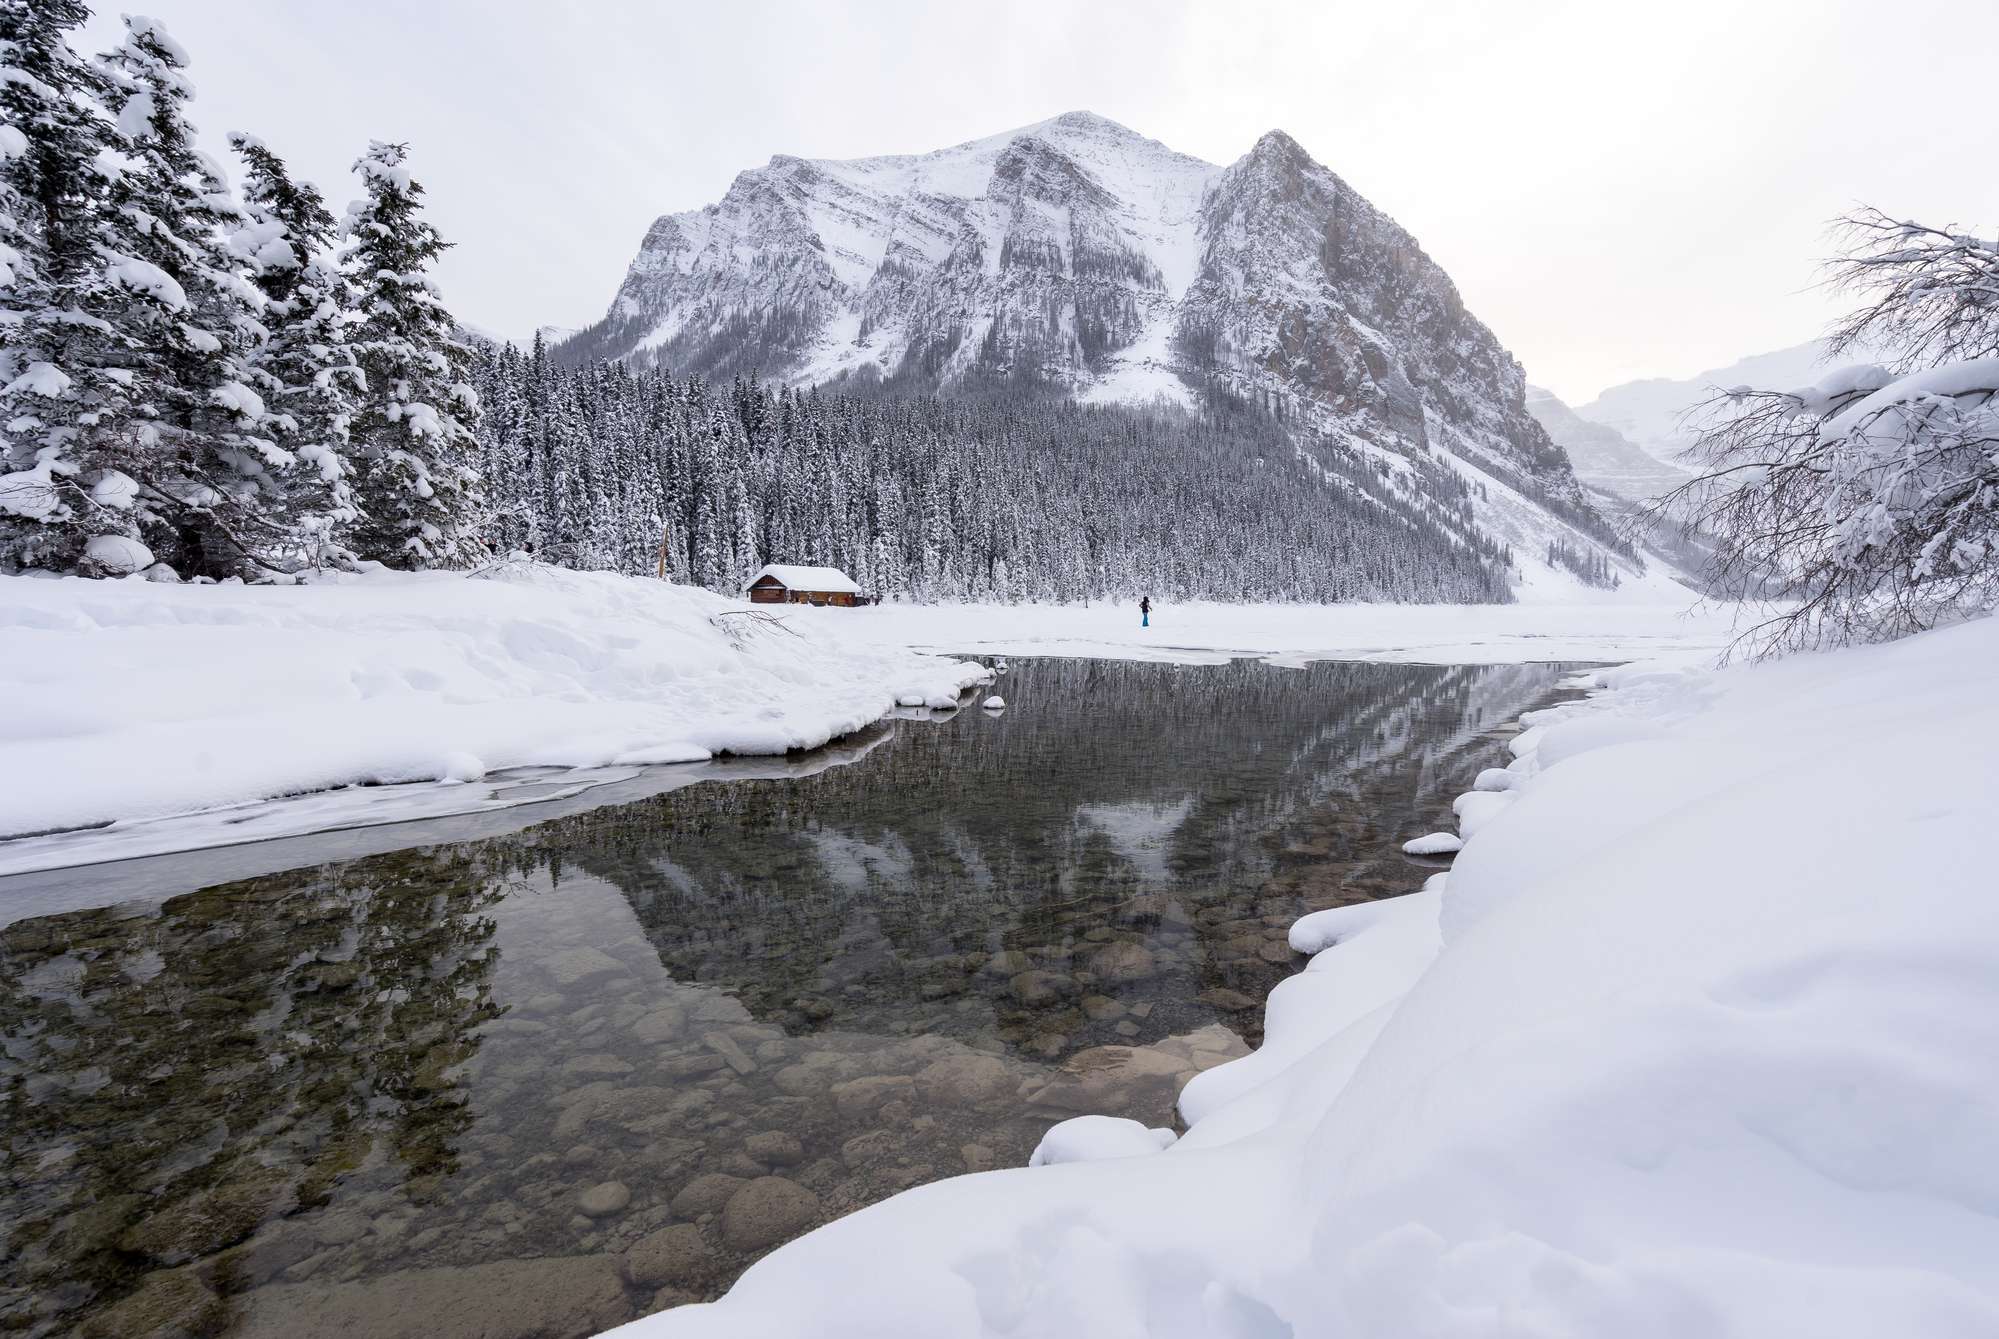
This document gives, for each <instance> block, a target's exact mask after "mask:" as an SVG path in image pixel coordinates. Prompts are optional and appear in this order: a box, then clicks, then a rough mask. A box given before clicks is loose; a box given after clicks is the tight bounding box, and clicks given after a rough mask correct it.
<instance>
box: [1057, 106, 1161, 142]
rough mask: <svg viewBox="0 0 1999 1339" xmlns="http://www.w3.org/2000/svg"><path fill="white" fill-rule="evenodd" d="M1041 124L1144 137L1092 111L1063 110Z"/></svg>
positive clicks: (1137, 137)
mask: <svg viewBox="0 0 1999 1339" xmlns="http://www.w3.org/2000/svg"><path fill="white" fill-rule="evenodd" d="M1043 124H1044V125H1049V126H1061V127H1064V128H1065V129H1069V130H1095V131H1104V132H1108V133H1111V134H1115V135H1128V136H1130V137H1131V138H1133V139H1142V138H1144V137H1143V136H1142V135H1140V134H1139V133H1138V132H1137V131H1136V130H1133V129H1132V128H1131V127H1129V126H1124V125H1119V124H1118V123H1117V122H1116V121H1113V120H1111V118H1110V117H1108V116H1100V115H1098V114H1097V113H1096V112H1092V111H1074V112H1063V113H1062V114H1061V115H1060V116H1056V117H1051V118H1049V119H1048V120H1047V121H1045V122H1043Z"/></svg>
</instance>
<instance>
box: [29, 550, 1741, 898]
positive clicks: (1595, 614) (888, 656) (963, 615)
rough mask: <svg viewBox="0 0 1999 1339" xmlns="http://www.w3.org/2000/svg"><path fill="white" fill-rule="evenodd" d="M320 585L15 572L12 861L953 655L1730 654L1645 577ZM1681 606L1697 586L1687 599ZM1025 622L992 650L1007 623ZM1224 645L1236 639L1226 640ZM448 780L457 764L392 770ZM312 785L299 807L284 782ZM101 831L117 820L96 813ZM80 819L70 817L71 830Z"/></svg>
mask: <svg viewBox="0 0 1999 1339" xmlns="http://www.w3.org/2000/svg"><path fill="white" fill-rule="evenodd" d="M483 575H484V577H485V578H487V579H468V578H466V577H465V576H464V575H462V574H456V573H448V572H434V573H426V574H407V573H392V572H383V571H378V572H372V573H369V574H367V575H365V576H362V577H360V578H353V579H348V578H335V577H333V576H329V577H328V579H327V580H326V581H325V582H324V583H315V584H313V585H308V586H299V587H277V586H260V587H247V586H240V585H221V586H179V585H174V584H166V583H151V582H147V581H144V580H142V579H137V578H133V579H128V580H124V581H104V582H91V581H82V580H76V579H61V580H42V579H36V578H31V577H0V585H4V588H5V589H4V596H5V598H4V599H0V629H4V634H0V635H4V636H5V639H6V643H7V646H8V648H9V654H8V655H7V656H6V657H5V658H0V695H4V699H5V700H6V701H8V702H10V703H14V704H17V709H16V710H14V711H12V712H11V713H7V714H0V767H4V768H5V769H6V771H5V774H6V775H8V776H14V777H34V778H37V783H36V784H35V785H33V786H15V787H11V788H8V789H6V790H5V791H0V834H20V833H35V832H44V833H53V834H54V835H49V836H42V837H20V838H17V839H15V840H11V841H0V875H5V874H12V873H21V872H25V871H31V870H44V869H55V868H62V867H68V866H74V865H80V864H89V863H95V862H99V861H106V860H115V859H130V858H135V857H140V856H145V855H157V854H162V853H166V852H172V851H186V850H193V849H200V848H204V847H212V846H220V845H231V844H237V843H242V842H246V841H253V840H264V839H268V838H274V837H285V836H298V835H302V834H306V833H312V832H321V831H328V830H333V829H339V828H348V827H354V826H359V825H379V824H388V823H397V822H404V821H409V820H415V819H430V818H438V817H443V816H448V815H457V814H468V813H478V812H486V811H491V810H495V809H501V808H506V807H510V806H517V805H527V804H537V803H551V802H559V801H566V800H571V799H575V798H577V797H579V796H581V795H584V794H586V793H588V792H590V791H592V790H599V791H601V793H602V794H603V795H604V796H605V798H606V799H607V801H608V800H610V799H613V798H616V797H617V796H619V795H622V794H624V793H626V791H627V790H628V788H629V787H628V783H630V782H632V780H633V778H634V775H635V774H636V773H639V772H641V771H642V770H644V769H645V768H647V767H649V766H651V765H653V764H660V763H683V762H688V761H694V760H700V759H705V758H709V757H711V756H713V755H715V754H720V753H725V752H726V753H731V754H739V755H770V754H780V753H785V752H788V751H793V750H799V749H811V748H816V747H819V746H821V745H823V744H825V743H826V742H827V741H828V740H831V739H834V738H837V737H840V736H842V735H846V734H849V733H851V732H853V731H855V730H858V729H861V728H863V727H865V726H867V725H869V724H870V723H872V722H874V721H877V720H880V719H881V718H882V717H884V716H886V715H889V714H891V713H892V712H893V711H895V710H896V709H897V708H898V706H899V705H901V706H906V707H916V708H929V707H943V706H952V705H956V704H957V703H958V701H959V699H960V696H961V695H962V694H963V692H964V691H965V690H966V689H969V688H972V687H974V686H976V685H977V684H978V683H980V682H983V681H984V680H985V678H986V677H987V674H986V671H985V670H984V669H983V667H980V666H977V665H970V664H966V663H965V662H963V661H959V660H952V659H939V658H937V657H935V656H930V655H922V654H918V653H916V652H914V651H912V650H910V649H909V647H910V645H911V643H913V642H918V641H926V642H928V643H929V644H931V645H935V646H937V647H939V648H940V649H941V650H942V651H944V652H947V653H948V652H970V651H983V652H987V653H992V652H1000V653H1004V652H1007V651H1019V652H1030V653H1035V654H1042V655H1072V654H1074V655H1110V656H1117V657H1123V658H1137V659H1154V660H1159V659H1163V660H1171V661H1180V662H1192V663H1213V662H1218V661H1222V660H1226V659H1228V658H1230V656H1232V655H1239V654H1256V655H1262V656H1263V657H1264V658H1265V659H1268V660H1271V661H1272V662H1274V663H1281V664H1301V663H1303V662H1304V661H1306V660H1311V659H1326V658H1335V657H1338V658H1351V659H1384V660H1436V661H1461V662H1512V661H1522V660H1559V659H1587V660H1602V659H1611V658H1622V657H1628V656H1629V655H1631V654H1633V653H1635V652H1636V651H1637V650H1638V649H1639V648H1647V647H1657V646H1659V645H1661V644H1670V645H1677V646H1717V645H1720V644H1721V643H1722V642H1724V641H1725V640H1726V637H1727V632H1726V627H1725V625H1724V624H1723V623H1721V622H1719V621H1717V620H1714V619H1706V620H1702V619H1688V618H1685V617H1682V612H1681V610H1680V609H1679V607H1678V606H1677V605H1674V604H1661V603H1649V604H1648V603H1643V602H1641V598H1640V597H1641V592H1640V591H1639V589H1638V588H1636V587H1635V586H1634V587H1633V588H1631V589H1628V590H1626V591H1624V592H1620V593H1619V594H1618V595H1617V596H1616V597H1615V598H1612V597H1610V596H1606V597H1605V599H1606V600H1607V601H1608V603H1606V604H1603V605H1592V606H1589V607H1588V608H1587V609H1576V610H1569V609H1567V608H1565V607H1562V606H1556V605H1541V606H1519V605H1510V606H1493V607H1490V608H1485V607H1477V608H1465V607H1455V606H1409V607H1404V606H1395V607H1384V606H1342V607H1335V608H1328V607H1313V606H1284V607H1270V606H1264V607H1258V606H1247V607H1233V606H1220V605H1192V606H1175V607H1173V608H1171V609H1170V610H1168V609H1161V610H1159V611H1157V612H1158V613H1159V617H1158V618H1157V619H1156V620H1155V623H1156V626H1155V627H1153V628H1149V629H1141V628H1139V627H1138V626H1137V623H1138V620H1137V616H1136V612H1135V610H1131V609H1126V608H1123V607H1109V606H1095V607H1091V606H1074V607H1056V608H1051V607H1048V606H1012V607H1003V608H992V607H985V606H945V607H937V606H931V607H915V606H884V607H880V608H871V609H856V610H844V609H842V610H813V609H806V608H787V609H784V610H781V611H779V612H778V614H776V615H775V616H773V615H772V613H771V612H770V611H769V610H767V609H758V608H753V607H752V606H749V605H745V604H743V603H741V602H738V601H733V600H728V599H725V598H723V597H720V596H716V595H710V594H708V593H706V592H704V591H698V590H693V589H689V588H685V587H678V586H673V585H669V584H664V583H661V582H658V581H653V580H650V579H646V578H637V577H626V576H619V575H616V574H613V573H606V572H568V571H564V570H562V569H558V568H550V567H544V566H540V565H536V564H527V563H508V564H503V565H501V566H499V567H497V568H495V569H492V570H490V571H487V572H485V573H484V574H483ZM1682 595H1683V596H1684V592H1682ZM995 637H999V638H1002V639H1004V640H1003V644H999V645H994V644H992V639H993V638H995ZM1217 648H1219V649H1217ZM391 782H406V783H418V782H436V783H438V784H403V785H387V784H370V785H362V784H357V783H391ZM278 797H288V798H278ZM92 825H100V826H92ZM63 830H67V831H63Z"/></svg>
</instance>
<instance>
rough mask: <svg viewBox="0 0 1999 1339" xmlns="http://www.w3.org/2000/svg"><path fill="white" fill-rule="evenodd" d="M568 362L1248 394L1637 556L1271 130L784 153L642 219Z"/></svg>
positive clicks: (1388, 251) (1075, 391)
mask: <svg viewBox="0 0 1999 1339" xmlns="http://www.w3.org/2000/svg"><path fill="white" fill-rule="evenodd" d="M558 356H560V357H564V358H568V359H576V360H580V359H585V358H592V357H612V358H637V359H642V360H657V361H660V362H662V363H664V364H666V365H667V366H670V367H672V368H674V369H675V370H677V371H678V370H685V371H689V372H700V373H703V374H705V375H709V376H726V375H732V374H737V373H756V374H758V375H761V376H765V377H774V378H779V379H783V380H787V381H792V382H796V383H804V382H833V381H849V382H851V381H854V380H860V379H866V380H872V379H876V378H880V379H884V380H887V381H890V382H893V383H899V384H902V385H906V386H907V387H908V388H909V389H911V390H923V391H929V390H939V389H941V390H947V391H948V390H950V389H952V388H953V387H956V386H962V385H966V384H968V383H969V384H981V385H989V384H991V383H992V382H993V381H995V380H1004V381H1007V382H1012V383H1019V382H1026V383H1031V384H1033V385H1035V386H1038V387H1044V388H1046V387H1054V388H1058V389H1060V390H1062V391H1064V392H1065V393H1068V394H1071V395H1074V396H1075V397H1076V398H1078V399H1081V400H1084V401H1088V402H1127V403H1130V402H1148V401H1156V400H1160V401H1168V402H1172V403H1177V404H1181V405H1186V406H1196V405H1199V404H1201V403H1202V402H1203V401H1204V400H1206V399H1211V398H1214V397H1222V398H1226V399H1232V400H1236V401H1244V400H1246V401H1249V402H1251V403H1254V404H1257V405H1260V406H1263V407H1265V408H1267V409H1269V410H1270V411H1271V412H1273V413H1276V414H1278V415H1281V416H1282V417H1283V418H1284V420H1285V421H1286V422H1287V423H1289V424H1291V425H1293V426H1294V427H1295V429H1296V434H1295V435H1296V436H1297V438H1298V441H1299V444H1300V450H1301V451H1304V452H1305V453H1307V454H1308V455H1311V456H1314V458H1317V459H1319V460H1321V461H1322V463H1324V464H1325V465H1326V467H1327V477H1328V478H1329V480H1341V479H1343V480H1344V481H1345V483H1344V485H1343V486H1354V485H1353V479H1354V477H1355V473H1356V471H1357V470H1360V471H1366V472H1368V473H1370V474H1371V475H1373V476H1374V479H1375V480H1376V481H1378V483H1377V482H1373V481H1371V482H1369V483H1368V484H1367V485H1366V486H1367V488H1368V489H1369V490H1370V491H1371V490H1373V489H1374V488H1376V487H1383V488H1388V489H1392V490H1394V491H1395V492H1397V493H1398V494H1400V495H1402V496H1403V497H1405V498H1407V499H1410V500H1414V501H1417V502H1419V503H1420V504H1421V505H1424V506H1426V507H1430V508H1433V509H1434V510H1435V512H1436V514H1437V515H1438V517H1439V519H1440V520H1444V521H1449V523H1451V524H1454V525H1462V526H1473V527H1475V528H1476V530H1477V532H1478V533H1480V534H1482V535H1484V536H1485V537H1487V538H1490V539H1496V540H1498V541H1500V542H1502V543H1505V544H1508V545H1510V546H1512V547H1513V548H1514V549H1515V550H1516V551H1523V552H1524V554H1526V555H1539V554H1541V553H1543V552H1544V551H1546V550H1547V549H1548V547H1549V545H1551V544H1557V543H1559V544H1560V545H1562V546H1565V547H1568V548H1570V549H1573V550H1575V551H1576V552H1582V553H1592V554H1601V555H1603V556H1606V557H1609V558H1611V559H1613V560H1614V561H1617V562H1619V563H1620V564H1624V565H1625V566H1626V568H1627V570H1635V567H1633V566H1632V565H1631V564H1630V563H1629V560H1628V559H1627V558H1626V557H1625V556H1624V555H1621V554H1618V553H1616V552H1615V551H1614V546H1611V545H1607V544H1606V543H1605V542H1604V540H1605V535H1606V533H1607V532H1606V531H1605V530H1604V529H1603V526H1602V523H1601V520H1600V518H1598V517H1597V515H1596V514H1595V512H1594V511H1593V510H1592V509H1591V507H1590V504H1589V503H1588V501H1587V499H1586V495H1585V493H1584V491H1583V489H1582V488H1581V487H1580V485H1578V483H1577V481H1576V479H1575V477H1574V475H1573V474H1572V473H1571V471H1570V468H1569V463H1568V459H1567V457H1566V456H1565V455H1564V453H1563V451H1562V450H1561V448H1560V447H1558V446H1556V445H1555V444H1554V443H1553V442H1552V441H1550V439H1549V437H1548V434H1547V433H1546V431H1544V430H1543V428H1542V426H1541V425H1540V424H1539V423H1537V422H1536V421H1535V419H1534V417H1533V416H1532V415H1531V414H1530V413H1528V411H1527V408H1526V405H1525V399H1524V395H1525V378H1524V376H1523V374H1522V372H1521V368H1520V366H1519V364H1518V363H1517V362H1516V361H1515V360H1514V359H1513V357H1512V355H1510V354H1509V353H1508V352H1507V351H1506V349H1505V348H1504V347H1503V346H1502V345H1501V344H1500V343H1499V341H1498V339H1497V338H1496V337H1495V336H1494V335H1493V334H1492V332H1491V331H1490V330H1488V329H1487V328H1486V327H1485V326H1484V325H1483V324H1482V323H1480V322H1479V321H1478V320H1477V319H1476V318H1475V317H1474V316H1472V315H1471V314H1470V313H1469V312H1468V311H1467V310H1466V309H1465V306H1464V302H1463V300H1462V299H1461V298H1460V297H1459V295H1458V292H1457V289H1456V287H1455V285H1453V284H1452V282H1451V280H1450V277H1449V276H1448V275H1446V274H1445V273H1444V271H1443V270H1442V269H1441V268H1440V267H1439V266H1438V265H1437V264H1436V263H1435V262H1434V261H1432V260H1431V259H1430V258H1429V257H1428V256H1427V255H1425V254H1424V252H1423V250H1422V248H1421V247H1420V246H1419V245H1418V244H1417V242H1416V240H1415V239H1414V238H1413V237H1411V236H1410V235H1409V234H1408V233H1407V232H1406V231H1404V230H1403V229H1402V228H1401V227H1400V226H1399V225H1398V224H1397V223H1396V222H1395V221H1394V220H1393V219H1391V218H1389V217H1388V216H1387V215H1385V214H1383V213H1382V212H1381V211H1380V210H1378V209H1376V208H1375V207H1374V206H1373V205H1371V204H1369V203H1368V202H1367V200H1365V199H1364V198H1362V197H1361V196H1360V195H1359V194H1358V193H1357V192H1355V191H1354V190H1353V189H1352V188H1351V187H1350V186H1348V185H1347V184H1346V183H1345V182H1344V181H1342V180H1341V179H1340V178H1339V177H1338V176H1336V175H1335V174H1334V173H1332V172H1331V171H1329V170H1328V169H1327V168H1325V167H1323V166H1322V165H1320V164H1319V163H1317V162H1315V161H1313V159H1312V158H1311V157H1310V155H1308V154H1307V153H1306V152H1305V151H1304V149H1302V148H1301V147H1300V146H1299V145H1298V144H1297V142H1296V141H1294V140H1292V139H1291V138H1290V137H1289V136H1287V135H1285V134H1283V133H1282V132H1277V131H1273V132H1271V133H1270V134H1268V135H1265V136H1264V137H1263V138H1262V139H1261V140H1259V141H1257V143H1256V145H1255V146H1254V147H1253V148H1251V150H1250V151H1249V152H1248V153H1247V154H1245V155H1244V156H1243V157H1242V158H1241V159H1239V160H1237V161H1236V162H1235V163H1233V164H1231V165H1229V166H1227V167H1216V166H1214V165H1212V164H1209V163H1205V162H1202V161H1200V160H1198V159H1194V158H1190V157H1187V156H1186V155H1184V154H1179V153H1175V152H1174V151H1173V150H1171V149H1168V148H1167V147H1165V146H1164V145H1161V144H1159V143H1157V142H1155V141H1152V140H1148V139H1146V138H1144V137H1143V136H1140V135H1138V134H1136V133H1134V132H1133V131H1130V130H1127V129H1125V128H1124V127H1122V126H1119V125H1117V124H1115V123H1113V122H1111V121H1108V120H1105V119H1104V118H1103V117H1100V116H1095V115H1093V114H1090V113H1087V112H1072V113H1069V114H1068V115H1065V116H1059V117H1056V118H1054V119H1053V120H1050V121H1046V122H1042V123H1040V124H1038V125H1034V126H1028V127H1026V128H1024V129H1021V130H1017V131H1011V132H1008V133H1005V134H1002V135H996V136H992V137H990V138H987V139H983V140H976V141H973V142H971V143H968V144H962V145H958V146H956V147H953V148H949V149H943V150H939V151H938V152H935V153H930V154H922V155H913V156H907V157H893V158H872V159H860V160H855V161H851V162H817V161H808V160H804V159H798V158H789V157H782V156H780V157H778V158H774V159H772V160H771V162H770V163H769V164H768V165H767V166H765V167H762V168H756V169H753V170H751V171H748V172H744V173H743V174H741V175H740V176H738V177H737V178H736V181H735V183H734V184H733V185H732V186H731V187H730V189H729V191H728V193H727V194H726V195H725V196H724V197H723V198H722V199H721V200H720V201H719V202H717V203H716V204H713V205H710V206H708V207H707V208H705V209H701V210H694V211H690V212H687V213H683V214H673V215H668V216H666V217H664V218H661V219H660V220H658V221H657V222H656V223H655V224H654V225H653V226H652V228H651V230H650V231H649V232H648V233H647V235H646V238H645V241H644V243H643V244H642V245H641V247H640V250H639V254H638V256H637V258H636V259H634V261H633V262H632V266H631V269H630V270H629V272H628V273H627V275H626V277H625V281H624V284H623V285H622V286H621V287H620V289H619V291H618V294H617V296H616V298H615V299H614V300H613V302H612V304H611V308H610V311H609V312H608V313H607V314H606V316H605V318H604V319H603V320H602V321H600V322H599V323H598V324H597V325H595V326H592V327H590V328H588V329H586V330H584V331H582V332H580V333H579V334H578V335H576V336H575V337H574V338H572V339H570V340H568V341H566V342H565V343H564V344H563V345H561V346H560V348H559V350H558ZM1454 516H1455V517H1457V518H1458V519H1457V520H1455V521H1451V520H1449V518H1451V517H1454ZM1467 533H1470V532H1469V531H1467Z"/></svg>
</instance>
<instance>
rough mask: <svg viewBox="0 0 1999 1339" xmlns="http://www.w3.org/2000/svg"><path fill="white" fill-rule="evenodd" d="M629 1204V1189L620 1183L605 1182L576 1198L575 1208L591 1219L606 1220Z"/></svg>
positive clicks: (630, 1193)
mask: <svg viewBox="0 0 1999 1339" xmlns="http://www.w3.org/2000/svg"><path fill="white" fill-rule="evenodd" d="M631 1202H632V1192H631V1188H630V1187H628V1186H627V1185H625V1183H624V1182H622V1181H605V1182H603V1183H601V1184H599V1185H594V1186H591V1187H590V1188H589V1189H588V1190H586V1191H584V1192H583V1193H582V1194H581V1195H578V1196H577V1197H576V1207H577V1208H578V1209H581V1210H582V1211H583V1212H584V1213H586V1214H588V1215H590V1217H592V1218H607V1217H609V1216H610V1215H611V1214H614V1213H616V1212H618V1211H619V1210H620V1209H622V1208H624V1207H625V1206H626V1205H627V1204H630V1203H631Z"/></svg>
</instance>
